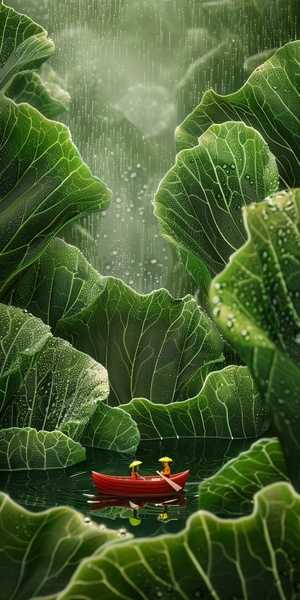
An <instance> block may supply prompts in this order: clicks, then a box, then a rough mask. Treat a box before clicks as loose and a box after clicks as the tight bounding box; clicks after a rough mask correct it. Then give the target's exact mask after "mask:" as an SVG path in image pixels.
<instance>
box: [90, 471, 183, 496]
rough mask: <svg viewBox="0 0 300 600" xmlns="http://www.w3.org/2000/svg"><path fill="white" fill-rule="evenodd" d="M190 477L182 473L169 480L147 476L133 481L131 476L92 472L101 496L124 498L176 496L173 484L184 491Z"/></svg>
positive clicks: (171, 476) (172, 476) (157, 476)
mask: <svg viewBox="0 0 300 600" xmlns="http://www.w3.org/2000/svg"><path fill="white" fill-rule="evenodd" d="M188 476H189V471H182V472H181V473H175V474H174V475H170V477H169V478H168V480H166V478H165V479H162V478H161V477H160V476H159V475H146V476H144V477H143V478H141V479H132V478H131V476H130V475H104V474H103V473H96V472H95V471H92V477H93V480H94V484H95V486H96V488H97V490H98V491H99V492H100V494H108V495H110V496H112V495H115V496H122V497H123V498H124V497H127V498H128V497H130V498H138V497H141V496H147V498H153V497H155V498H156V497H160V496H164V497H168V496H174V492H175V490H174V487H173V486H172V482H173V483H174V484H176V485H177V486H180V488H181V489H183V488H184V485H185V482H186V480H187V478H188ZM180 488H179V490H180ZM177 490H178V488H177ZM177 490H176V491H177Z"/></svg>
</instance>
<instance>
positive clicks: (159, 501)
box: [92, 492, 187, 510]
mask: <svg viewBox="0 0 300 600" xmlns="http://www.w3.org/2000/svg"><path fill="white" fill-rule="evenodd" d="M146 504H154V505H168V506H170V505H172V506H185V504H187V498H186V496H185V495H184V493H182V492H179V493H176V494H174V493H173V496H167V497H165V496H159V497H157V498H155V497H152V496H151V498H147V497H145V498H143V499H142V498H141V497H139V498H122V497H121V496H109V495H108V494H103V495H101V494H97V496H95V498H94V500H93V504H92V510H101V509H104V508H110V507H112V506H119V507H123V508H131V509H139V508H144V507H145V506H146Z"/></svg>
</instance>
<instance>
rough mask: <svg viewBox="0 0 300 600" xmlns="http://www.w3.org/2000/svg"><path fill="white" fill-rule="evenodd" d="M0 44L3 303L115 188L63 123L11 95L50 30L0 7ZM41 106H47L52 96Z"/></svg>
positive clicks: (42, 51)
mask: <svg viewBox="0 0 300 600" xmlns="http://www.w3.org/2000/svg"><path fill="white" fill-rule="evenodd" d="M0 41H1V45H0V63H1V66H2V68H1V69H0V161H1V168H0V189H1V194H0V272H1V275H0V298H1V299H2V300H3V299H5V296H6V294H7V291H8V290H9V289H10V288H11V286H12V285H13V283H14V281H15V280H16V279H17V277H18V274H19V273H20V271H22V270H23V269H25V268H26V267H28V265H29V264H31V263H32V262H33V261H34V260H36V258H37V257H38V256H40V255H41V253H42V252H43V251H44V250H45V248H46V247H47V245H48V244H49V242H50V240H51V239H52V238H53V237H54V236H55V235H56V234H57V232H58V231H59V230H60V229H61V228H62V227H63V226H64V225H65V224H66V223H68V222H69V221H72V220H73V219H76V218H78V217H80V216H81V215H83V214H85V213H87V212H90V211H93V210H99V209H104V208H106V207H107V205H108V201H109V198H110V191H109V190H108V189H107V187H106V186H105V185H104V184H103V183H102V181H101V180H100V179H98V178H97V177H94V176H93V175H92V174H91V172H90V170H89V169H88V167H87V166H86V165H85V164H84V163H83V161H82V159H81V157H80V155H79V153H78V150H77V149H76V147H75V146H74V144H73V142H72V140H71V137H70V132H69V130H68V128H67V127H66V126H65V125H63V124H61V123H58V122H54V121H51V120H47V119H46V118H45V117H44V116H43V115H42V114H41V113H40V112H38V111H37V110H35V109H34V108H32V107H31V106H30V105H29V104H26V103H23V104H22V103H21V104H16V103H15V102H13V101H12V100H11V99H10V98H8V97H7V96H9V95H13V94H12V88H13V87H14V86H15V83H14V78H15V76H18V77H20V76H21V75H22V73H23V72H24V71H25V70H26V71H30V70H32V69H37V68H38V67H39V66H40V65H41V64H42V63H43V62H44V61H45V60H46V59H47V58H48V57H49V56H50V55H51V54H52V53H53V51H54V45H53V42H51V40H49V39H48V38H47V32H46V31H45V30H44V29H43V28H42V27H40V26H38V25H36V24H35V23H33V22H32V21H31V20H30V19H29V18H28V17H26V16H25V15H19V14H18V13H16V12H15V11H13V10H12V9H9V8H7V7H5V6H4V5H3V4H2V3H1V4H0ZM31 83H32V81H31ZM23 85H24V82H23ZM9 86H11V87H10V88H9ZM7 88H9V89H8V91H7ZM6 91H7V95H5V92H6ZM36 91H37V93H38V96H39V102H38V106H39V107H41V106H42V105H43V94H44V93H45V86H43V84H42V82H41V81H39V84H38V86H36ZM44 101H45V102H47V103H48V102H49V96H47V95H46V98H45V99H44Z"/></svg>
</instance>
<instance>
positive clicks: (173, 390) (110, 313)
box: [56, 277, 223, 405]
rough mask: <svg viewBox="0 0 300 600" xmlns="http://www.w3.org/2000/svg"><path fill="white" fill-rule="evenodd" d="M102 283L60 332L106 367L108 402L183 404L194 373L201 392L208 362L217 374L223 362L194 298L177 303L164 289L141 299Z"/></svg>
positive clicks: (216, 340)
mask: <svg viewBox="0 0 300 600" xmlns="http://www.w3.org/2000/svg"><path fill="white" fill-rule="evenodd" d="M102 281H103V284H104V286H103V291H102V293H100V294H99V295H98V297H97V298H96V300H95V301H94V302H93V303H92V304H90V305H89V306H88V307H87V308H86V309H82V310H81V311H80V312H78V313H76V314H75V315H74V316H72V317H69V318H65V319H63V320H61V321H60V322H59V323H58V325H57V328H56V333H57V335H59V336H60V337H63V338H65V339H68V340H69V341H71V343H72V344H73V345H74V347H76V348H78V349H79V350H81V351H83V352H86V353H87V354H89V355H90V356H92V357H93V358H95V359H96V360H97V361H98V362H100V363H101V364H103V365H104V366H105V367H106V369H107V371H108V375H109V382H110V387H111V393H110V396H109V402H110V404H113V405H118V404H120V403H127V402H129V401H130V400H131V399H132V398H135V397H141V398H149V400H151V401H152V402H159V403H161V404H168V403H169V402H174V401H177V400H185V398H186V396H185V397H182V393H183V392H184V390H185V386H186V384H187V382H188V381H189V379H190V378H191V377H192V376H193V375H194V373H195V372H197V377H198V391H199V389H201V387H202V384H203V381H204V378H205V376H206V375H207V369H208V367H207V363H208V365H209V368H210V370H213V369H214V368H217V366H218V365H219V364H220V361H222V345H223V343H222V339H221V337H220V335H219V333H218V331H217V330H216V328H215V326H214V324H213V323H212V322H211V320H210V319H209V318H208V317H207V316H206V314H205V313H204V312H203V311H201V309H200V308H199V307H198V306H197V304H196V302H195V301H194V300H193V298H191V297H190V296H186V297H185V298H184V299H182V300H175V299H174V298H172V296H170V294H169V293H168V292H167V291H166V290H163V289H162V290H158V291H154V292H152V293H151V294H148V295H144V296H143V295H140V294H138V293H136V292H135V291H134V290H132V289H131V288H129V287H127V286H126V285H125V284H124V283H123V282H122V281H120V280H118V279H113V278H110V277H107V278H102ZM202 369H203V371H202ZM194 385H195V383H194Z"/></svg>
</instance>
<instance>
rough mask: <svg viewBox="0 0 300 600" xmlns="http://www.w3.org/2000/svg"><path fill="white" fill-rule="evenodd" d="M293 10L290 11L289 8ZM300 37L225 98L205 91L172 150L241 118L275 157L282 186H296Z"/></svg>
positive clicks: (299, 167)
mask: <svg viewBox="0 0 300 600" xmlns="http://www.w3.org/2000/svg"><path fill="white" fill-rule="evenodd" d="M292 12H293V11H292ZM299 73H300V41H295V42H290V43H288V44H286V45H285V46H283V47H282V48H280V49H279V50H277V51H276V52H275V53H274V54H273V56H272V57H271V58H269V59H268V60H267V61H266V62H265V63H263V64H262V65H260V66H259V67H258V68H257V69H256V70H255V71H254V72H253V73H252V74H251V75H250V77H249V79H248V80H247V81H246V83H245V84H244V85H243V87H242V88H241V89H240V90H238V91H237V92H234V93H233V94H229V95H227V96H220V95H218V94H216V93H215V92H214V91H213V90H209V91H208V92H206V93H205V94H204V96H203V99H202V101H201V103H200V104H199V106H198V107H197V108H196V109H195V110H194V111H193V112H192V113H191V114H190V115H189V116H188V117H187V118H186V119H185V120H184V121H183V123H182V124H181V125H180V126H179V127H178V128H177V130H176V141H177V149H178V151H179V150H182V149H183V148H192V147H193V146H196V144H197V143H198V138H199V136H202V135H203V133H204V132H205V131H206V130H207V129H208V128H209V126H210V125H211V124H212V123H223V122H226V121H230V120H231V121H237V120H241V121H243V122H244V123H245V124H246V125H250V126H251V127H254V129H256V130H257V131H259V132H260V133H261V135H262V136H263V138H264V140H265V141H266V142H267V144H268V145H269V148H270V150H271V152H272V153H273V154H274V155H275V156H276V158H277V162H278V168H279V173H280V176H281V180H282V182H283V185H284V187H296V186H299V185H300V175H299V174H300V165H299V146H300V77H299Z"/></svg>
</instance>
